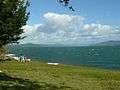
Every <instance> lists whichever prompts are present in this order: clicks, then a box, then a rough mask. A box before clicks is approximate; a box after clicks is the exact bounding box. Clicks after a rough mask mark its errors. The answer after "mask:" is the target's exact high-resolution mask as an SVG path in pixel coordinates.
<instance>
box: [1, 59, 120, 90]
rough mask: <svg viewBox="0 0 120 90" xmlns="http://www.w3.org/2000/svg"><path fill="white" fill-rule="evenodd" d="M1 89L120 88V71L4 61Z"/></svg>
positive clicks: (110, 89) (106, 89)
mask: <svg viewBox="0 0 120 90" xmlns="http://www.w3.org/2000/svg"><path fill="white" fill-rule="evenodd" d="M0 70H1V71H2V72H0V90H120V71H113V70H105V69H97V68H90V67H80V66H71V65H58V66H54V65H47V64H46V63H45V62H38V61H33V62H29V63H22V62H15V61H9V62H4V63H0Z"/></svg>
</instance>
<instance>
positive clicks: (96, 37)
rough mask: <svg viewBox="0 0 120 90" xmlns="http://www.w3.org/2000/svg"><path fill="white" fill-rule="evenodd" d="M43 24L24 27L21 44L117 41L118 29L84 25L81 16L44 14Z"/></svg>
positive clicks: (106, 26) (94, 24)
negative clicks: (24, 36) (23, 36)
mask: <svg viewBox="0 0 120 90" xmlns="http://www.w3.org/2000/svg"><path fill="white" fill-rule="evenodd" d="M43 18H44V19H45V22H44V23H43V24H36V25H33V26H28V25H26V26H24V27H23V28H24V31H25V33H24V34H23V35H26V36H27V38H25V39H24V40H22V41H21V42H23V43H42V44H43V43H61V44H89V43H95V42H99V41H106V40H118V39H119V38H118V37H119V36H120V35H119V33H120V30H119V29H114V28H113V27H112V26H110V25H102V24H96V23H91V24H87V23H84V20H85V18H84V17H82V16H71V15H66V14H57V13H46V14H44V15H43Z"/></svg>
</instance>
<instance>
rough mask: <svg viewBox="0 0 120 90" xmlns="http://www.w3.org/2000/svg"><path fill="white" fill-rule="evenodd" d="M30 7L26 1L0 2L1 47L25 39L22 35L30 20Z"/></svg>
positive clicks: (7, 0) (11, 0)
mask: <svg viewBox="0 0 120 90" xmlns="http://www.w3.org/2000/svg"><path fill="white" fill-rule="evenodd" d="M28 6H29V2H28V1H26V0H0V47H2V46H4V45H6V44H9V43H17V42H18V40H19V39H22V38H23V37H21V36H20V35H21V34H22V33H23V29H22V26H24V25H26V21H27V20H28V16H29V13H27V11H26V9H27V7H28Z"/></svg>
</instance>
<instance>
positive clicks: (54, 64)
mask: <svg viewBox="0 0 120 90" xmlns="http://www.w3.org/2000/svg"><path fill="white" fill-rule="evenodd" d="M47 64H49V65H58V64H59V63H47Z"/></svg>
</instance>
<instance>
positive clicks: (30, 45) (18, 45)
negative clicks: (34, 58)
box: [9, 43, 65, 47]
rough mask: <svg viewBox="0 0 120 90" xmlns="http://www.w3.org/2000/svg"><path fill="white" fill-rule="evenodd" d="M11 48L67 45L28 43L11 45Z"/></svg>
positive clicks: (62, 45) (59, 45)
mask: <svg viewBox="0 0 120 90" xmlns="http://www.w3.org/2000/svg"><path fill="white" fill-rule="evenodd" d="M9 47H65V45H64V44H32V43H26V44H15V45H9Z"/></svg>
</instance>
